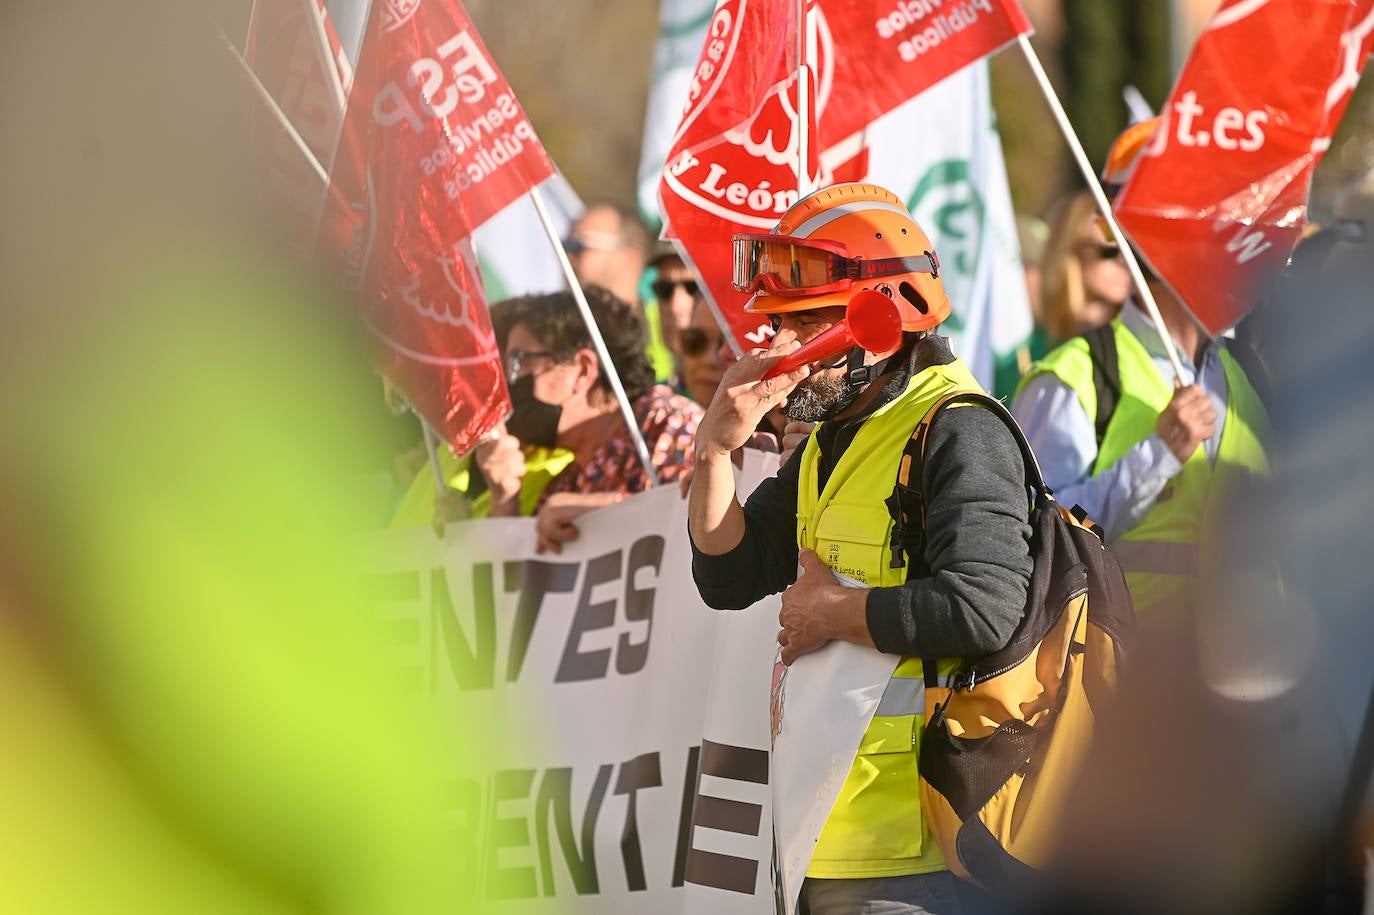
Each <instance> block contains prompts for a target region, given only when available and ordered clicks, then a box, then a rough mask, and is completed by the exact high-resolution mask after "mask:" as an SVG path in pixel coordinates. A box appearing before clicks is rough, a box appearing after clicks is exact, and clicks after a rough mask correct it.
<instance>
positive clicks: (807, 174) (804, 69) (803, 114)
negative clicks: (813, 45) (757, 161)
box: [797, 0, 813, 200]
mask: <svg viewBox="0 0 1374 915" xmlns="http://www.w3.org/2000/svg"><path fill="white" fill-rule="evenodd" d="M806 6H807V0H797V199H798V200H800V199H801V198H802V197H805V196H806V195H807V194H809V193H811V191H812V190H813V188H812V187H811V170H810V169H809V168H807V166H806V160H807V157H808V155H809V154H810V151H811V138H810V131H809V128H810V124H811V78H810V77H811V67H810V65H809V63H808V62H807V59H806V50H807V41H806Z"/></svg>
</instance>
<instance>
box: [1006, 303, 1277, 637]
mask: <svg viewBox="0 0 1374 915" xmlns="http://www.w3.org/2000/svg"><path fill="white" fill-rule="evenodd" d="M1112 329H1113V331H1114V333H1115V337H1116V351H1117V360H1118V364H1119V366H1120V372H1121V390H1122V396H1121V398H1120V400H1119V402H1118V403H1117V406H1116V410H1115V411H1114V412H1113V413H1112V419H1111V422H1110V423H1108V425H1107V431H1106V435H1105V436H1104V437H1103V439H1102V444H1101V445H1100V446H1098V451H1097V460H1096V461H1094V463H1093V468H1092V472H1093V475H1094V476H1096V475H1098V474H1100V473H1101V472H1102V471H1103V470H1105V469H1106V468H1108V467H1111V466H1112V465H1113V464H1115V463H1116V462H1117V461H1119V460H1121V458H1122V456H1124V455H1125V454H1126V452H1127V451H1129V450H1131V448H1133V447H1135V445H1136V444H1137V443H1139V442H1140V441H1142V440H1144V439H1145V438H1147V437H1149V436H1150V435H1151V434H1152V433H1153V432H1154V431H1155V424H1156V423H1157V422H1158V421H1159V414H1161V413H1163V412H1164V410H1165V408H1166V407H1168V406H1169V401H1170V400H1171V399H1172V398H1173V396H1174V388H1173V383H1172V380H1166V379H1165V378H1164V377H1163V376H1162V375H1160V373H1159V370H1158V369H1157V368H1156V367H1155V364H1154V360H1153V359H1152V358H1151V356H1150V353H1149V351H1148V350H1146V349H1145V346H1144V344H1142V343H1141V342H1140V340H1139V339H1138V338H1137V337H1136V336H1135V334H1133V333H1131V332H1130V330H1129V329H1128V328H1127V327H1126V326H1125V325H1124V324H1123V323H1122V321H1121V319H1120V318H1117V319H1116V320H1114V321H1113V322H1112ZM1221 364H1222V368H1223V370H1224V371H1225V374H1226V418H1225V419H1224V420H1223V423H1222V427H1221V442H1220V443H1219V445H1218V447H1217V457H1216V461H1215V463H1213V462H1211V461H1209V460H1208V459H1207V451H1206V447H1205V444H1199V445H1198V446H1197V448H1196V449H1194V451H1193V453H1192V455H1190V456H1189V458H1188V460H1187V461H1185V462H1184V463H1183V469H1182V470H1181V471H1179V473H1178V475H1177V476H1175V477H1174V478H1173V479H1172V480H1170V481H1169V483H1168V484H1167V485H1166V486H1165V487H1164V489H1163V491H1161V492H1160V494H1159V496H1158V497H1157V498H1156V499H1155V504H1154V505H1153V506H1152V507H1151V508H1150V511H1149V512H1148V513H1147V514H1146V515H1145V517H1144V518H1142V519H1141V520H1140V523H1139V524H1137V525H1136V526H1135V527H1133V528H1131V529H1130V530H1129V531H1126V532H1124V533H1123V534H1121V535H1120V536H1119V537H1117V538H1116V540H1114V541H1112V544H1111V547H1112V552H1113V553H1115V554H1116V557H1117V559H1118V560H1120V562H1121V566H1122V568H1123V569H1124V570H1125V571H1126V585H1127V587H1128V588H1130V591H1131V599H1132V600H1133V601H1134V602H1135V611H1136V617H1137V619H1139V621H1140V624H1141V626H1143V627H1145V628H1147V629H1156V628H1165V627H1168V626H1171V625H1172V624H1174V623H1177V622H1179V621H1180V620H1178V619H1177V614H1178V613H1179V612H1180V611H1184V610H1187V609H1188V608H1191V607H1192V604H1193V600H1194V598H1195V595H1196V591H1197V582H1198V577H1197V576H1198V570H1199V569H1201V568H1204V567H1205V566H1206V562H1205V559H1204V558H1202V557H1200V555H1199V551H1200V549H1201V548H1203V547H1205V542H1204V539H1205V538H1204V533H1205V532H1206V531H1207V530H1209V528H1210V527H1211V523H1212V519H1213V517H1214V515H1215V512H1216V509H1217V508H1218V507H1219V502H1220V500H1221V497H1222V495H1223V494H1224V493H1225V492H1226V489H1227V487H1228V485H1229V484H1230V483H1231V482H1232V481H1233V480H1235V479H1236V478H1239V477H1243V476H1246V475H1256V476H1264V475H1267V474H1268V473H1269V461H1268V459H1267V458H1266V457H1265V453H1264V445H1263V442H1264V441H1265V440H1267V438H1268V435H1269V414H1268V412H1266V411H1265V409H1264V405H1263V403H1262V402H1261V401H1260V398H1259V395H1258V394H1256V393H1255V389H1254V387H1252V386H1251V384H1250V382H1249V380H1248V379H1247V378H1246V377H1245V372H1244V371H1242V370H1241V368H1240V366H1239V365H1238V364H1237V363H1236V361H1235V359H1234V358H1232V356H1231V354H1230V353H1228V352H1226V350H1225V349H1223V350H1222V351H1221ZM1044 372H1053V373H1054V374H1055V375H1056V376H1058V378H1059V379H1060V380H1061V381H1063V382H1064V383H1065V384H1067V385H1068V386H1069V387H1071V388H1073V390H1074V392H1075V393H1076V394H1077V395H1078V400H1079V403H1081V404H1082V406H1083V409H1084V410H1085V411H1087V414H1088V416H1096V415H1097V392H1096V390H1095V388H1094V387H1093V366H1092V358H1091V357H1090V356H1089V354H1088V345H1087V341H1085V340H1084V339H1083V338H1081V337H1079V338H1076V339H1074V340H1070V341H1069V342H1067V343H1065V344H1063V345H1062V346H1060V347H1059V348H1058V349H1056V350H1055V351H1054V352H1052V353H1050V354H1049V355H1048V356H1046V357H1045V359H1044V360H1043V361H1041V362H1040V363H1038V364H1037V365H1036V366H1034V367H1033V368H1032V369H1031V371H1030V373H1029V374H1028V375H1027V377H1026V379H1025V380H1023V381H1022V382H1021V384H1022V386H1023V387H1024V385H1025V384H1026V381H1029V380H1030V378H1033V377H1035V376H1036V375H1039V374H1043V373H1044Z"/></svg>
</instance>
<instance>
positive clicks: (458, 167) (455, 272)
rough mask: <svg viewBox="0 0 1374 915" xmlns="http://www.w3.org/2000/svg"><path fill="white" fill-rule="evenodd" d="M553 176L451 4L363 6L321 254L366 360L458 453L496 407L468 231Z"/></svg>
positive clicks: (443, 0)
mask: <svg viewBox="0 0 1374 915" xmlns="http://www.w3.org/2000/svg"><path fill="white" fill-rule="evenodd" d="M552 174H553V166H552V165H551V164H550V162H549V160H548V157H547V156H546V155H545V154H544V150H543V147H542V146H540V144H539V140H538V138H537V137H536V136H535V134H534V130H533V128H532V127H531V126H530V123H529V120H528V119H527V118H526V117H525V113H524V111H523V110H521V108H520V105H519V103H518V102H517V101H516V99H515V95H514V93H512V92H511V90H510V86H509V85H507V84H506V81H505V79H504V77H502V76H501V74H500V72H498V71H497V69H496V66H495V64H493V63H492V60H491V57H490V55H489V54H488V53H487V50H486V48H485V47H484V46H483V44H482V41H481V39H480V38H479V37H478V35H477V31H476V29H475V28H473V26H472V22H471V21H470V20H469V19H468V16H467V13H466V12H465V11H464V9H463V7H462V5H461V4H459V3H457V2H454V0H387V2H380V0H379V2H376V3H374V4H373V6H372V15H371V18H370V21H369V22H368V26H367V31H366V35H365V37H364V40H363V51H362V56H361V59H360V60H359V62H358V68H357V74H356V76H355V77H354V86H353V92H352V95H351V96H350V99H349V105H348V114H347V116H346V118H345V121H344V141H343V144H342V148H341V155H340V162H339V163H338V164H337V165H336V167H335V172H334V182H335V186H336V188H337V190H338V193H337V194H334V195H331V198H330V200H329V201H328V203H327V205H326V211H325V222H324V225H323V231H322V239H321V254H322V255H323V256H324V257H325V258H326V260H328V261H332V262H333V266H334V268H335V270H336V272H337V273H338V274H339V275H341V276H342V277H343V278H344V285H345V286H346V288H348V289H350V290H355V291H358V292H359V293H360V294H361V296H362V299H363V301H362V305H361V308H362V316H363V320H364V322H365V324H366V325H367V327H368V328H369V330H371V332H372V333H373V335H374V337H375V338H376V341H377V343H378V361H379V364H380V366H381V369H382V372H383V374H384V375H385V376H386V377H387V378H388V379H390V381H391V382H392V384H393V385H395V386H396V387H397V389H399V390H400V391H401V392H402V393H403V394H404V395H405V397H406V398H407V399H408V400H409V401H410V404H411V406H412V407H413V408H414V409H415V410H416V412H418V413H419V414H420V415H421V416H422V417H424V419H425V420H426V421H428V422H429V424H430V425H431V426H432V427H433V428H434V429H435V430H436V431H438V432H439V434H440V435H442V436H443V437H444V439H445V440H446V441H447V442H448V443H449V444H450V445H451V446H452V447H453V449H454V450H455V451H456V452H458V453H459V454H462V453H464V452H466V451H468V450H469V449H470V448H471V447H472V446H473V445H474V444H475V443H476V442H477V440H478V439H480V438H481V436H482V435H483V434H485V433H486V432H487V431H488V430H490V429H491V428H492V427H493V426H495V425H496V424H497V423H499V422H500V421H501V420H502V419H504V418H505V417H506V415H507V414H509V412H510V396H509V394H508V393H507V391H506V385H505V379H504V378H503V376H502V371H501V360H500V355H499V353H498V352H497V348H496V339H495V336H494V334H493V332H492V327H491V319H490V316H489V315H488V314H487V308H486V302H485V301H484V300H483V298H482V282H481V278H480V276H479V275H478V270H477V259H476V257H475V255H474V252H473V248H472V242H471V234H472V231H473V230H474V229H475V228H477V226H479V225H481V224H482V223H483V222H485V221H486V220H488V219H490V218H491V217H492V216H495V215H496V214H497V213H498V212H499V211H500V210H501V209H502V208H503V207H505V206H506V205H507V204H509V203H511V202H512V201H513V200H515V199H516V198H517V197H519V196H520V195H522V194H524V193H526V192H528V191H529V189H530V188H531V187H533V186H534V185H536V184H538V183H539V182H540V181H542V180H544V179H545V178H547V177H549V176H550V175H552Z"/></svg>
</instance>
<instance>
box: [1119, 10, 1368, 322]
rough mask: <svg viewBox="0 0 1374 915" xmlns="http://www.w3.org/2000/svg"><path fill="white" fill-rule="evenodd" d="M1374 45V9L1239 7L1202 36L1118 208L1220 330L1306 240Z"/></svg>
mask: <svg viewBox="0 0 1374 915" xmlns="http://www.w3.org/2000/svg"><path fill="white" fill-rule="evenodd" d="M1372 35H1374V0H1227V2H1225V3H1224V4H1223V5H1222V7H1221V9H1219V10H1218V11H1217V13H1216V15H1215V16H1213V17H1212V20H1211V22H1210V23H1208V26H1207V29H1206V30H1205V31H1204V32H1203V34H1202V36H1201V37H1200V38H1199V39H1198V43H1197V46H1196V47H1195V48H1194V49H1193V53H1192V55H1191V56H1190V57H1189V59H1188V63H1187V64H1186V65H1185V67H1184V68H1183V72H1182V74H1181V75H1180V76H1179V79H1178V82H1177V84H1176V85H1175V86H1174V89H1173V92H1172V93H1171V94H1170V97H1169V101H1168V103H1167V104H1166V105H1165V108H1164V111H1163V112H1162V113H1161V120H1160V125H1159V127H1158V128H1157V129H1156V131H1155V134H1154V137H1153V139H1152V140H1151V141H1150V143H1149V145H1148V146H1147V147H1146V149H1145V151H1144V153H1143V154H1142V156H1141V158H1140V161H1139V162H1138V163H1137V164H1136V166H1135V171H1134V173H1133V175H1132V176H1131V178H1130V180H1129V181H1128V182H1127V183H1126V186H1125V187H1124V188H1123V189H1122V192H1121V194H1120V195H1119V196H1118V197H1117V200H1116V203H1115V205H1114V207H1113V209H1114V211H1115V213H1116V216H1117V219H1118V221H1119V222H1120V223H1121V225H1122V227H1123V228H1124V229H1125V230H1126V232H1127V234H1129V235H1130V236H1131V238H1132V239H1133V240H1134V241H1135V243H1136V245H1137V247H1138V248H1139V249H1140V251H1141V253H1142V254H1144V256H1145V259H1146V260H1148V261H1149V263H1150V265H1151V266H1152V267H1153V268H1154V270H1155V272H1157V273H1158V274H1159V275H1160V277H1161V278H1162V279H1163V280H1164V281H1165V282H1166V283H1168V284H1169V286H1170V287H1172V288H1173V289H1174V291H1175V292H1177V293H1178V295H1179V296H1180V297H1181V298H1182V299H1183V301H1184V303H1185V304H1187V306H1188V307H1189V309H1190V310H1191V311H1192V312H1193V314H1194V315H1196V316H1197V318H1198V320H1199V321H1201V322H1202V324H1203V326H1204V327H1206V328H1207V330H1208V331H1209V332H1210V333H1212V334H1219V333H1221V332H1222V331H1224V330H1226V329H1227V328H1229V327H1231V326H1233V325H1234V324H1235V323H1236V322H1237V321H1239V320H1240V318H1241V317H1242V316H1244V314H1245V313H1246V312H1247V311H1248V310H1249V309H1250V308H1251V307H1252V306H1253V305H1254V304H1255V302H1256V300H1257V299H1258V298H1259V297H1260V295H1261V293H1262V292H1263V289H1264V287H1265V285H1266V284H1267V283H1269V282H1271V281H1272V279H1273V277H1274V276H1275V274H1276V273H1277V272H1278V271H1279V270H1280V269H1282V267H1283V264H1284V262H1285V261H1286V260H1287V258H1288V255H1289V253H1290V252H1291V251H1292V249H1293V246H1294V245H1295V244H1296V243H1297V241H1298V238H1299V237H1300V235H1301V233H1302V227H1303V225H1304V222H1305V219H1306V208H1307V205H1306V202H1307V196H1308V191H1309V189H1310V185H1311V181H1312V172H1313V170H1314V169H1315V167H1316V165H1317V162H1318V161H1319V160H1320V159H1321V157H1322V155H1323V153H1325V152H1326V150H1327V148H1328V147H1329V146H1330V145H1331V135H1332V133H1333V132H1334V131H1335V129H1336V125H1337V123H1338V122H1339V120H1340V116H1341V114H1342V113H1343V112H1344V110H1345V106H1346V104H1347V103H1348V102H1349V100H1350V93H1351V92H1352V90H1353V89H1354V88H1355V84H1356V83H1357V82H1358V81H1359V77H1360V71H1361V70H1362V69H1363V67H1364V62H1365V59H1366V58H1367V57H1368V55H1369V52H1370V49H1371V40H1372V38H1371V36H1372Z"/></svg>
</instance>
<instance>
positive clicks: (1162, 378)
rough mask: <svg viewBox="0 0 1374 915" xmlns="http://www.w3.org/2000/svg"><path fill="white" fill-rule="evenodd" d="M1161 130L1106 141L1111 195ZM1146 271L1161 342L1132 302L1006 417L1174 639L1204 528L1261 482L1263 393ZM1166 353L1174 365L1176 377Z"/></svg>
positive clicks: (1145, 625)
mask: <svg viewBox="0 0 1374 915" xmlns="http://www.w3.org/2000/svg"><path fill="white" fill-rule="evenodd" d="M1156 123H1157V119H1156V121H1146V122H1144V123H1142V124H1137V125H1135V126H1134V127H1132V128H1129V129H1128V130H1127V131H1126V132H1125V133H1123V134H1122V135H1121V137H1119V138H1118V139H1117V141H1116V142H1115V143H1114V144H1113V146H1112V149H1111V152H1110V154H1109V157H1108V161H1107V165H1106V167H1105V168H1104V170H1103V174H1102V178H1103V184H1104V185H1105V186H1106V188H1107V191H1108V194H1109V195H1112V194H1113V193H1114V192H1115V191H1116V190H1119V188H1120V187H1121V186H1122V185H1123V184H1124V182H1125V181H1126V180H1127V178H1128V177H1129V175H1130V173H1131V171H1132V170H1133V168H1134V165H1135V162H1136V161H1137V159H1138V158H1139V156H1140V155H1142V152H1143V150H1144V148H1145V146H1146V144H1147V142H1148V141H1149V139H1150V137H1151V136H1152V134H1153V131H1154V128H1155V125H1156ZM1099 239H1100V236H1096V235H1094V236H1089V237H1087V238H1086V239H1085V243H1086V244H1084V245H1081V246H1080V254H1079V255H1078V256H1079V257H1081V258H1083V259H1085V261H1086V260H1089V259H1092V260H1096V261H1099V262H1100V261H1101V260H1102V259H1103V258H1102V255H1103V254H1104V253H1106V252H1105V251H1101V250H1096V251H1095V250H1093V249H1094V248H1096V247H1100V246H1099V244H1098V242H1099ZM1084 249H1086V250H1084ZM1141 268H1142V270H1144V271H1145V278H1146V282H1147V283H1148V284H1149V288H1150V291H1151V292H1152V293H1153V297H1154V299H1155V302H1156V303H1157V304H1158V306H1159V311H1160V315H1161V317H1162V318H1163V320H1164V328H1163V333H1162V334H1161V332H1160V330H1159V329H1158V328H1156V326H1155V324H1154V322H1153V321H1152V320H1151V319H1150V318H1149V317H1148V316H1147V315H1146V313H1145V310H1144V309H1143V308H1142V307H1141V306H1140V305H1138V304H1137V302H1136V300H1135V298H1131V299H1128V301H1127V304H1126V305H1125V306H1123V307H1122V309H1121V312H1120V314H1119V315H1118V316H1117V317H1116V318H1114V319H1113V320H1112V321H1111V322H1110V323H1109V324H1106V325H1103V326H1101V327H1099V328H1097V329H1096V330H1094V331H1090V332H1089V333H1087V334H1085V335H1083V336H1078V337H1074V338H1073V339H1070V340H1069V341H1068V342H1066V343H1064V344H1062V345H1060V346H1059V347H1057V348H1055V349H1054V350H1052V351H1051V352H1050V353H1049V354H1048V355H1047V356H1045V358H1044V359H1042V360H1041V361H1040V362H1038V363H1037V364H1035V365H1034V366H1032V367H1031V369H1030V371H1029V372H1028V373H1027V376H1026V377H1025V378H1024V379H1022V381H1021V384H1020V386H1019V387H1018V389H1017V391H1016V395H1015V398H1014V399H1013V401H1012V412H1013V413H1014V414H1015V416H1016V418H1017V420H1018V421H1019V422H1020V424H1021V427H1022V429H1024V430H1025V433H1026V437H1027V438H1028V439H1029V440H1030V443H1031V446H1032V447H1033V448H1034V449H1035V453H1036V456H1037V457H1038V458H1039V460H1040V467H1041V469H1042V470H1043V472H1044V475H1045V482H1046V483H1048V484H1049V485H1050V486H1051V487H1052V488H1053V489H1054V491H1055V495H1056V498H1058V499H1059V501H1060V502H1061V503H1062V504H1064V505H1073V504H1075V503H1077V504H1078V505H1080V506H1082V508H1083V509H1084V511H1086V512H1087V514H1088V516H1089V517H1090V518H1092V519H1093V520H1094V521H1096V522H1097V523H1098V524H1099V525H1100V526H1101V527H1102V529H1103V531H1104V532H1105V533H1106V539H1107V542H1108V544H1110V545H1111V547H1112V551H1113V552H1114V553H1115V555H1116V556H1117V558H1118V559H1119V560H1120V561H1121V565H1122V567H1123V569H1124V570H1125V572H1126V584H1127V586H1128V587H1129V588H1130V591H1131V598H1132V600H1133V601H1134V603H1135V610H1136V617H1137V619H1138V621H1139V623H1140V628H1141V631H1142V633H1147V634H1150V635H1156V634H1157V635H1164V636H1166V640H1171V639H1172V636H1174V635H1176V634H1181V630H1183V629H1186V628H1187V627H1189V626H1191V621H1192V613H1193V609H1194V604H1195V602H1196V595H1197V594H1198V593H1199V588H1200V586H1201V585H1202V582H1201V580H1200V577H1199V571H1200V569H1201V568H1202V564H1201V562H1200V559H1201V552H1200V550H1201V546H1202V544H1203V543H1204V542H1205V541H1204V530H1203V521H1204V518H1206V517H1207V516H1208V515H1209V511H1210V509H1211V508H1212V507H1214V506H1215V505H1217V504H1218V499H1219V498H1220V495H1221V494H1222V493H1224V492H1225V491H1226V489H1227V488H1228V487H1229V486H1230V485H1231V484H1232V482H1236V481H1238V480H1240V479H1242V478H1244V477H1246V476H1251V475H1253V476H1255V477H1257V478H1258V477H1261V476H1264V475H1266V474H1267V472H1268V460H1267V458H1266V456H1265V444H1264V439H1265V438H1266V437H1267V430H1268V428H1269V417H1268V413H1267V411H1266V409H1265V407H1264V404H1263V402H1262V401H1261V399H1260V397H1259V395H1258V394H1257V393H1256V391H1257V389H1256V383H1259V385H1260V386H1261V387H1263V386H1264V383H1263V381H1262V376H1263V374H1264V372H1263V367H1262V366H1260V365H1259V360H1258V358H1257V357H1254V356H1253V354H1250V353H1249V351H1248V348H1246V347H1244V346H1243V345H1241V344H1240V343H1239V341H1233V340H1227V339H1226V338H1225V337H1224V336H1223V337H1216V338H1212V337H1210V336H1208V334H1207V333H1206V331H1204V330H1203V329H1202V326H1201V325H1200V324H1199V323H1198V322H1197V321H1196V320H1194V318H1193V317H1192V315H1191V314H1190V313H1189V312H1188V309H1187V306H1186V305H1185V304H1184V303H1183V301H1182V300H1181V299H1179V297H1178V296H1177V295H1175V294H1174V292H1173V291H1172V290H1171V289H1170V288H1169V287H1168V286H1167V285H1166V284H1165V283H1163V282H1162V281H1161V280H1160V279H1159V277H1157V276H1155V275H1153V273H1152V272H1151V271H1150V270H1149V267H1148V265H1147V264H1146V262H1144V261H1143V260H1142V261H1141ZM1084 269H1085V275H1086V270H1087V268H1086V267H1085V268H1084ZM1170 348H1173V349H1174V350H1175V351H1176V352H1177V353H1178V354H1179V355H1180V356H1181V359H1180V362H1181V364H1182V369H1183V373H1182V377H1181V378H1177V379H1176V378H1175V373H1174V368H1173V365H1172V364H1171V362H1170V360H1169V357H1168V351H1169V349H1170Z"/></svg>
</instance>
